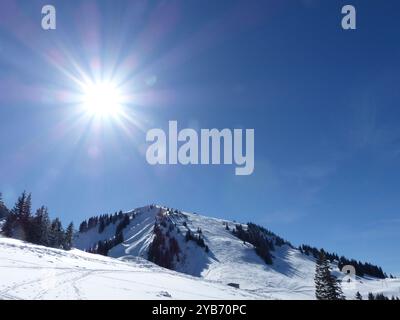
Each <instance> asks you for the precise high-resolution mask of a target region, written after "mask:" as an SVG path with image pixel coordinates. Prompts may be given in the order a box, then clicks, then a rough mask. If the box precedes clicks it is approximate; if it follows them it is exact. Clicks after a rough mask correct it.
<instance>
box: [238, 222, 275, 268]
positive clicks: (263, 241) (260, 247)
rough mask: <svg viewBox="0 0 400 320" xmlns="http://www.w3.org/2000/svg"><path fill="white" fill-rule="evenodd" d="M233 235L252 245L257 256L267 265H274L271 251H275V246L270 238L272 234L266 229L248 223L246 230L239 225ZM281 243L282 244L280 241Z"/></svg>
mask: <svg viewBox="0 0 400 320" xmlns="http://www.w3.org/2000/svg"><path fill="white" fill-rule="evenodd" d="M232 233H233V234H234V235H235V236H236V237H237V238H239V239H240V240H243V242H245V243H246V242H248V243H250V244H252V245H253V246H254V249H255V251H256V253H257V255H258V256H259V257H261V258H262V259H263V260H264V261H265V263H266V264H269V265H272V263H273V261H272V254H271V251H275V246H274V242H273V240H272V238H270V233H269V232H268V231H267V230H266V229H265V228H263V227H261V226H258V225H256V224H254V223H248V224H247V228H246V229H245V228H243V226H242V225H241V224H238V225H236V227H235V229H234V230H233V231H232ZM279 243H281V242H280V241H279Z"/></svg>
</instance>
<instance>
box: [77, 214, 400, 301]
mask: <svg viewBox="0 0 400 320" xmlns="http://www.w3.org/2000/svg"><path fill="white" fill-rule="evenodd" d="M127 217H128V218H127ZM122 219H125V220H126V219H127V221H125V225H123V226H122V227H123V228H121V226H119V225H120V222H121V220H122ZM106 220H107V219H106ZM103 222H104V221H103ZM118 226H119V227H118ZM236 227H237V223H234V222H231V221H226V220H221V219H215V218H210V217H205V216H201V215H198V214H193V213H187V212H181V211H178V210H172V209H168V208H165V207H160V206H148V207H143V208H139V209H136V210H132V211H130V212H127V213H125V214H124V217H122V216H120V217H119V218H118V219H117V217H116V216H115V219H111V218H109V219H108V220H107V222H106V223H105V224H104V223H103V226H102V227H101V228H100V231H101V232H99V226H98V225H95V226H94V227H92V228H88V229H85V230H84V231H83V232H79V233H77V234H76V236H75V239H74V243H75V247H76V248H78V249H81V250H92V251H96V248H98V247H99V246H100V247H104V246H106V247H107V249H106V251H107V255H108V256H110V257H114V258H119V259H137V257H140V258H142V259H148V260H151V261H155V262H157V263H158V264H159V265H162V266H166V267H168V268H170V269H173V270H175V271H177V272H179V273H180V274H186V275H190V276H194V277H196V278H198V279H202V280H206V281H212V282H215V283H220V284H221V285H225V286H228V285H231V286H236V287H239V289H237V290H238V291H240V292H243V293H246V294H254V295H256V296H258V297H262V298H264V299H268V298H273V299H314V297H315V287H314V275H315V258H314V257H312V256H308V255H306V254H304V253H302V252H301V251H300V250H299V249H297V248H295V247H293V246H292V245H291V244H290V243H288V242H285V241H283V239H281V238H279V237H278V236H276V235H274V234H273V233H269V234H268V236H267V237H268V241H270V242H271V243H272V245H271V246H272V247H273V248H272V249H271V258H272V263H271V264H267V263H266V261H265V259H263V258H261V257H260V256H259V255H258V254H257V253H256V250H255V249H256V248H255V247H254V246H253V245H252V244H250V243H249V242H247V241H243V240H241V239H239V237H238V236H237V235H235V234H234V233H233V229H234V228H236ZM242 227H243V228H244V229H245V228H247V226H246V225H243V226H242ZM118 229H119V230H121V229H122V231H121V232H122V237H121V241H122V240H123V241H122V242H121V243H119V242H120V241H117V242H115V235H116V234H117V233H118V232H117V230H118ZM122 238H123V239H122ZM99 241H100V243H99ZM332 268H333V270H334V273H335V275H336V276H341V275H342V274H341V273H340V272H339V269H338V266H337V263H335V262H333V263H332ZM342 287H343V290H344V293H345V294H346V296H347V297H348V298H353V297H354V295H355V293H356V292H357V291H359V292H360V293H361V294H362V295H363V296H364V297H366V296H367V294H368V293H369V292H373V293H384V294H385V295H387V296H392V295H394V296H400V281H399V280H397V279H376V278H372V277H368V276H365V277H363V278H361V277H357V279H356V281H352V282H350V283H348V282H344V283H343V284H342Z"/></svg>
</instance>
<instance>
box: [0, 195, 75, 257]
mask: <svg viewBox="0 0 400 320" xmlns="http://www.w3.org/2000/svg"><path fill="white" fill-rule="evenodd" d="M3 233H4V235H5V236H6V237H9V238H15V239H18V240H23V241H27V242H30V243H34V244H38V245H43V246H47V247H52V248H58V249H64V250H70V249H71V248H72V241H73V235H74V225H73V223H72V222H71V223H70V224H69V225H68V227H67V229H65V230H64V228H63V226H62V223H61V221H60V219H59V218H55V219H54V220H51V219H50V217H49V212H48V209H47V208H46V207H45V206H42V207H40V208H39V209H37V210H36V212H35V214H32V195H31V194H30V193H29V194H28V193H27V192H26V191H24V192H23V193H22V195H21V196H20V197H19V198H18V200H17V202H16V203H15V205H14V207H13V208H12V209H11V210H7V215H6V220H5V223H4V226H3Z"/></svg>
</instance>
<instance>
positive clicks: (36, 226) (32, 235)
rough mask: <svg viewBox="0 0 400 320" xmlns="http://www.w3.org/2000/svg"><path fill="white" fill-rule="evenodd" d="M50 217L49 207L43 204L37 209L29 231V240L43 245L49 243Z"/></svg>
mask: <svg viewBox="0 0 400 320" xmlns="http://www.w3.org/2000/svg"><path fill="white" fill-rule="evenodd" d="M49 229H50V218H49V214H48V212H47V208H46V207H44V206H42V207H40V208H39V209H37V210H36V213H35V215H34V217H33V218H32V221H31V224H30V231H29V241H30V242H32V243H35V244H39V245H42V246H48V245H49Z"/></svg>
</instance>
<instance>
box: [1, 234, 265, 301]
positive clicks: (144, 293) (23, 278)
mask: <svg viewBox="0 0 400 320" xmlns="http://www.w3.org/2000/svg"><path fill="white" fill-rule="evenodd" d="M0 268H1V269H2V270H3V272H1V273H0V300H1V299H46V300H47V299H107V300H110V299H199V300H204V299H262V298H268V297H267V296H260V295H258V294H254V293H252V292H246V291H243V290H237V289H234V288H231V287H229V286H226V285H222V284H219V283H216V282H212V281H206V280H203V279H200V278H195V277H190V276H187V275H183V274H179V273H177V272H174V271H170V270H166V269H163V268H160V267H158V266H156V265H154V264H152V263H150V262H148V261H146V260H143V259H140V258H132V257H131V258H129V257H126V258H124V259H113V258H108V257H103V256H100V255H93V254H89V253H85V252H82V251H79V250H72V251H63V250H57V249H51V248H46V247H41V246H36V245H31V244H27V243H24V242H21V241H19V240H14V239H6V238H0Z"/></svg>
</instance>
